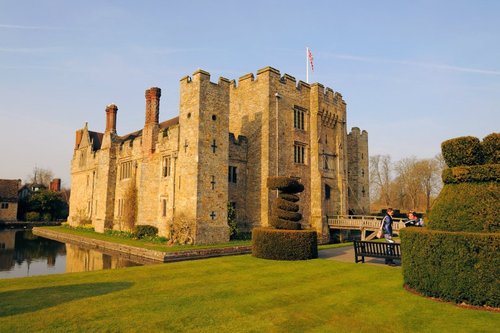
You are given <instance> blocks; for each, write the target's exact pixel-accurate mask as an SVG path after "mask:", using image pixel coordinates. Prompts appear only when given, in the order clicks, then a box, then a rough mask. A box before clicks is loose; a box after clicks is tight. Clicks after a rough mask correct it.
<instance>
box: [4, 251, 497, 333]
mask: <svg viewBox="0 0 500 333" xmlns="http://www.w3.org/2000/svg"><path fill="white" fill-rule="evenodd" d="M499 322H500V314H499V313H492V312H486V311H478V310H470V309H463V308H459V307H456V306H454V305H451V304H447V303H441V302H435V301H432V300H429V299H426V298H423V297H420V296H417V295H413V294H411V293H408V292H406V291H405V290H404V289H403V287H402V276H401V270H400V269H396V268H391V267H386V266H377V265H362V264H351V263H341V262H336V261H332V260H324V259H315V260H309V261H298V262H285V261H270V260H263V259H257V258H254V257H252V256H250V255H243V256H235V257H220V258H213V259H206V260H199V261H184V262H178V263H171V264H159V265H152V266H142V267H130V268H124V269H116V270H105V271H95V272H86V273H72V274H63V275H50V276H41V277H31V278H21V279H6V280H2V283H1V285H0V331H1V332H496V331H497V330H498V324H499Z"/></svg>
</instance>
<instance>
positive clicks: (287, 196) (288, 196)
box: [278, 193, 300, 202]
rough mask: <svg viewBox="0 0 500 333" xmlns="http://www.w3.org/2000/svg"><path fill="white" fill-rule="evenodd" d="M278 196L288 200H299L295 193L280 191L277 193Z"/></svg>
mask: <svg viewBox="0 0 500 333" xmlns="http://www.w3.org/2000/svg"><path fill="white" fill-rule="evenodd" d="M278 198H280V199H283V200H286V201H290V202H297V201H299V200H300V197H299V196H298V195H295V194H290V193H280V194H278Z"/></svg>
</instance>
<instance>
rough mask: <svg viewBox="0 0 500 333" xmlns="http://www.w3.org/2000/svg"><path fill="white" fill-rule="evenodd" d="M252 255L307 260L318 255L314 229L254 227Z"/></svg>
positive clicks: (275, 258)
mask: <svg viewBox="0 0 500 333" xmlns="http://www.w3.org/2000/svg"><path fill="white" fill-rule="evenodd" d="M252 241H253V242H252V255H253V256H255V257H257V258H263V259H273V260H307V259H314V258H317V257H318V240H317V234H316V231H314V230H277V229H271V228H254V229H253V231H252Z"/></svg>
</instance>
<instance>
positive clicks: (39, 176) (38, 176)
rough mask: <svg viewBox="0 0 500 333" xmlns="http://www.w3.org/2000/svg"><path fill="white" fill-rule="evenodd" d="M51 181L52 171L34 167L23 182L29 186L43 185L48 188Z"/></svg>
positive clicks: (52, 177)
mask: <svg viewBox="0 0 500 333" xmlns="http://www.w3.org/2000/svg"><path fill="white" fill-rule="evenodd" d="M52 179H54V173H53V172H52V170H49V169H44V168H40V167H37V166H35V167H34V168H33V172H32V173H31V174H30V175H28V176H27V179H26V181H25V182H26V183H30V184H43V185H45V186H47V187H49V185H50V182H51V181H52Z"/></svg>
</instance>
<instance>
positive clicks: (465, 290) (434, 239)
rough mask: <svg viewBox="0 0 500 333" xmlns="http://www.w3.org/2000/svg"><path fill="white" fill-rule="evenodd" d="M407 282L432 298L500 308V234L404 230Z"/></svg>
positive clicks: (405, 279) (404, 264)
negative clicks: (499, 279) (499, 280)
mask: <svg viewBox="0 0 500 333" xmlns="http://www.w3.org/2000/svg"><path fill="white" fill-rule="evenodd" d="M400 236H401V253H402V256H403V257H402V262H403V279H404V283H405V284H406V285H408V286H409V287H410V288H413V289H415V290H416V291H418V292H420V293H422V294H424V295H426V296H432V297H439V298H441V299H444V300H448V301H453V302H457V303H461V302H465V303H467V304H472V305H480V306H482V305H486V306H492V307H499V306H500V288H499V282H498V277H499V276H500V256H499V255H498V254H499V252H500V234H498V233H488V234H484V233H466V232H447V231H437V230H428V229H426V228H405V229H403V230H401V235H400Z"/></svg>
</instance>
